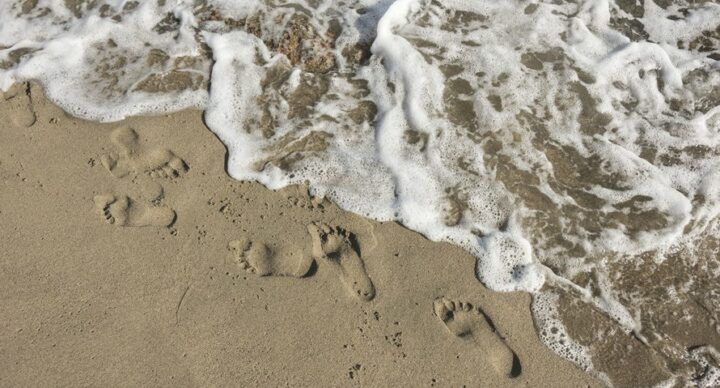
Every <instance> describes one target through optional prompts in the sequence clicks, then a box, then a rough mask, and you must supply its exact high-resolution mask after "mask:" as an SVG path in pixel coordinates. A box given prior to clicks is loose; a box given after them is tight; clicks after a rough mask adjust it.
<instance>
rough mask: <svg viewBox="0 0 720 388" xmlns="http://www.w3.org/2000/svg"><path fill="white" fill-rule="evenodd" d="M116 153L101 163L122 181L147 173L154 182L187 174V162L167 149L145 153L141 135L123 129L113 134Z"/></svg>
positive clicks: (146, 150)
mask: <svg viewBox="0 0 720 388" xmlns="http://www.w3.org/2000/svg"><path fill="white" fill-rule="evenodd" d="M110 140H111V141H112V143H113V145H114V146H115V148H117V153H112V154H108V155H103V156H102V157H101V159H100V161H101V162H102V164H103V166H105V168H106V169H108V171H110V173H112V174H113V175H114V176H115V177H118V178H122V177H124V176H126V175H128V174H129V173H131V172H136V173H137V172H140V173H146V174H148V175H150V176H151V177H153V178H175V177H178V176H180V175H182V174H183V173H185V172H186V171H187V170H188V166H187V164H185V161H183V160H182V159H180V158H179V157H178V156H176V155H175V154H174V153H173V152H172V151H170V150H168V149H165V148H150V149H145V148H144V147H142V146H141V144H140V141H139V138H138V134H137V132H135V130H133V129H132V128H129V127H120V128H117V129H115V130H114V131H113V132H112V133H111V134H110Z"/></svg>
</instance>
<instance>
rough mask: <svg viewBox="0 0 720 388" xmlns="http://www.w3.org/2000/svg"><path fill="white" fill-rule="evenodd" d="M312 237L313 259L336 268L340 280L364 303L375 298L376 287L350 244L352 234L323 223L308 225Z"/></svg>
mask: <svg viewBox="0 0 720 388" xmlns="http://www.w3.org/2000/svg"><path fill="white" fill-rule="evenodd" d="M307 228H308V232H309V233H310V236H311V237H312V243H313V257H315V258H316V259H323V260H324V261H325V262H327V263H330V264H331V265H332V266H333V267H334V268H336V270H337V272H338V274H339V275H340V279H341V280H342V281H343V283H345V285H346V286H347V288H348V290H350V292H352V294H353V295H355V296H357V297H358V298H360V300H363V301H369V300H371V299H372V298H374V297H375V287H374V286H373V284H372V281H371V280H370V277H368V275H367V272H366V271H365V264H364V263H363V261H362V259H361V258H360V255H359V254H358V252H357V251H355V249H354V248H353V246H352V243H351V242H350V236H351V235H350V233H348V232H346V231H345V230H343V229H342V228H340V227H331V226H328V225H326V224H322V223H313V224H310V225H308V227H307Z"/></svg>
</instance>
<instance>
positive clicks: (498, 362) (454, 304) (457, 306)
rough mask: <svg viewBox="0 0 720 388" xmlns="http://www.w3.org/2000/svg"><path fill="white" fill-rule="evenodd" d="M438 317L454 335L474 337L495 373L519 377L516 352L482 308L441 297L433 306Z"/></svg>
mask: <svg viewBox="0 0 720 388" xmlns="http://www.w3.org/2000/svg"><path fill="white" fill-rule="evenodd" d="M433 309H434V312H435V315H436V316H437V317H438V318H439V319H440V320H441V321H442V322H443V323H444V324H445V327H446V328H447V329H448V330H449V331H450V332H451V333H452V334H454V335H456V336H458V337H463V338H472V339H474V340H475V342H476V343H477V344H478V346H479V347H481V348H483V349H484V350H485V351H486V352H487V357H488V361H489V362H490V364H491V365H492V366H493V368H494V369H495V370H497V371H498V372H499V373H502V374H505V375H507V376H509V377H516V376H518V375H519V374H520V364H519V361H518V359H517V356H516V355H515V353H514V352H513V351H512V350H511V349H510V347H509V346H508V345H507V344H506V343H505V341H504V340H503V338H502V337H500V335H499V334H498V333H497V331H496V330H495V326H494V325H493V323H492V321H491V320H490V319H489V317H488V316H487V315H486V314H485V312H484V311H483V310H482V309H481V308H480V307H475V306H473V305H472V303H468V302H459V301H453V300H450V299H447V298H444V297H442V298H438V299H436V300H435V302H434V303H433Z"/></svg>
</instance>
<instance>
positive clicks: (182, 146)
mask: <svg viewBox="0 0 720 388" xmlns="http://www.w3.org/2000/svg"><path fill="white" fill-rule="evenodd" d="M11 95H14V96H15V97H14V98H10V99H7V100H4V99H2V100H0V118H1V120H2V121H1V126H0V180H1V182H2V183H1V186H0V187H2V189H1V190H0V312H1V317H2V318H0V370H1V371H2V372H0V386H47V385H52V386H81V385H82V386H100V385H103V386H105V385H109V386H138V385H162V386H169V385H173V386H174V385H180V386H442V387H448V386H469V387H472V386H506V385H507V386H541V385H542V386H555V387H558V386H598V385H599V383H598V382H597V381H596V380H593V379H592V378H591V377H589V376H587V375H585V374H584V373H583V372H582V371H581V370H579V369H577V368H576V367H575V366H574V365H572V364H571V363H569V362H567V361H565V360H563V359H561V358H560V357H558V356H556V355H555V354H554V353H552V352H551V351H550V350H549V349H547V348H545V347H544V346H543V345H542V344H541V343H540V341H539V339H538V337H537V335H536V334H535V331H534V328H533V322H532V319H531V315H530V309H529V306H530V301H531V298H530V295H528V294H526V293H495V292H491V291H489V290H487V289H486V288H485V287H483V286H482V285H481V284H480V282H478V280H477V279H475V277H474V274H473V267H474V258H472V257H471V256H470V255H469V254H467V253H465V252H464V251H463V250H462V249H460V248H457V247H454V246H451V245H449V244H444V243H434V242H430V241H428V240H426V239H425V238H423V237H422V236H420V235H419V234H417V233H414V232H411V231H409V230H407V229H405V228H403V227H402V226H400V225H398V224H396V223H392V222H388V223H379V222H374V221H370V220H367V219H364V218H362V217H359V216H356V215H353V214H350V213H347V212H344V211H341V210H340V209H338V208H337V207H336V206H335V205H333V204H331V203H329V202H327V201H323V200H319V199H317V198H311V197H310V196H308V195H307V190H306V189H305V188H303V187H290V188H286V189H284V190H280V191H271V190H268V189H266V188H264V187H263V186H261V185H259V184H257V183H251V182H238V181H235V180H233V179H231V178H230V177H229V176H228V175H227V174H226V172H225V170H224V157H223V156H224V155H225V149H224V147H223V145H222V143H221V142H220V141H219V140H218V139H216V138H215V137H214V135H213V134H212V133H211V132H210V131H209V130H207V128H205V126H204V125H203V123H202V113H201V112H199V111H184V112H179V113H177V114H172V115H168V116H162V117H136V118H131V119H128V120H126V121H125V122H121V123H112V124H98V123H92V122H85V121H82V120H78V119H75V118H72V117H69V116H67V115H66V114H64V113H63V112H62V111H61V110H60V109H59V108H57V107H55V106H54V105H52V104H51V103H50V102H48V101H47V100H46V99H45V98H44V96H43V95H42V91H41V90H40V88H39V87H37V86H32V87H28V88H27V90H26V89H25V88H24V87H18V88H15V91H14V92H13V93H9V94H7V95H6V97H10V96H11ZM176 174H177V175H179V176H177V177H174V176H173V175H176ZM168 175H169V176H170V177H168ZM168 224H169V225H168ZM259 275H265V276H259ZM277 275H284V276H277ZM303 275H304V276H303ZM478 308H480V310H478ZM485 317H488V318H489V319H491V320H492V322H493V323H494V325H495V327H496V328H497V332H493V331H492V329H491V327H490V326H488V323H487V322H486V319H485ZM498 334H499V335H500V336H498ZM513 354H514V355H515V356H516V357H517V359H516V360H512V358H513ZM518 360H519V364H520V367H519V368H518V365H512V364H513V362H517V361H518ZM510 369H512V373H514V374H517V373H518V372H519V376H516V377H514V378H509V377H507V374H508V373H510V372H511V370H510Z"/></svg>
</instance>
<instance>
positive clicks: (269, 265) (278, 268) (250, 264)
mask: <svg viewBox="0 0 720 388" xmlns="http://www.w3.org/2000/svg"><path fill="white" fill-rule="evenodd" d="M228 248H229V249H230V250H231V251H232V252H233V259H234V261H235V262H236V263H237V265H238V266H240V268H242V269H244V270H246V271H248V272H251V273H254V274H256V275H258V276H270V275H274V276H294V277H298V278H299V277H303V276H305V275H307V274H308V272H310V268H312V265H313V262H314V260H313V258H312V257H310V256H308V255H305V254H303V253H302V252H300V253H299V254H296V253H293V252H290V253H288V254H287V255H278V254H276V253H275V252H273V251H272V250H271V249H270V248H269V247H268V246H267V245H265V244H264V243H262V242H257V241H250V240H246V239H242V240H235V241H231V242H230V243H229V244H228Z"/></svg>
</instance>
